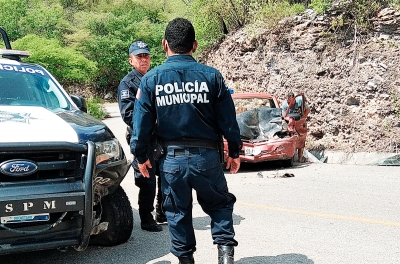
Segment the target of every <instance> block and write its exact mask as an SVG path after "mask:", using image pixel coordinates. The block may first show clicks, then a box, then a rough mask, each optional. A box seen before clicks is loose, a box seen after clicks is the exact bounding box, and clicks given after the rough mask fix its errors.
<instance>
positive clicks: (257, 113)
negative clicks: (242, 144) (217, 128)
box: [236, 108, 285, 140]
mask: <svg viewBox="0 0 400 264" xmlns="http://www.w3.org/2000/svg"><path fill="white" fill-rule="evenodd" d="M281 111H282V110H281V109H280V108H254V109H251V110H249V111H246V112H243V113H241V114H238V115H237V116H236V120H237V121H238V125H239V129H240V136H241V137H242V139H248V140H253V139H270V138H272V137H273V136H274V135H275V134H276V133H277V132H281V131H283V130H285V128H284V127H283V126H282V125H283V123H282V116H281Z"/></svg>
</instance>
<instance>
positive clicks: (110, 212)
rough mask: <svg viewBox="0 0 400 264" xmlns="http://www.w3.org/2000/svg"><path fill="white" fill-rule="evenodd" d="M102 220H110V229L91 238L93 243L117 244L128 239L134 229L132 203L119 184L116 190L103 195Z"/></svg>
mask: <svg viewBox="0 0 400 264" xmlns="http://www.w3.org/2000/svg"><path fill="white" fill-rule="evenodd" d="M101 203H102V208H103V212H102V216H101V222H108V229H107V230H106V231H104V232H102V233H100V234H98V235H93V236H92V237H91V238H90V244H91V245H99V246H115V245H119V244H122V243H125V242H126V241H128V239H129V238H130V237H131V234H132V229H133V212H132V207H131V203H130V202H129V199H128V196H127V195H126V193H125V191H124V189H122V187H121V186H119V187H118V188H117V189H116V190H115V192H113V193H112V194H109V195H107V196H105V197H103V199H102V201H101Z"/></svg>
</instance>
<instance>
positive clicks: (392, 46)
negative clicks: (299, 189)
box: [199, 9, 400, 152]
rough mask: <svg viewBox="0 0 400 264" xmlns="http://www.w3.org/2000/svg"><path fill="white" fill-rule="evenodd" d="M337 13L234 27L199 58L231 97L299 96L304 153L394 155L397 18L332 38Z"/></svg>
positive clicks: (399, 139)
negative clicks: (305, 107) (305, 108)
mask: <svg viewBox="0 0 400 264" xmlns="http://www.w3.org/2000/svg"><path fill="white" fill-rule="evenodd" d="M337 15H338V13H337V12H332V14H331V15H324V16H317V15H316V14H315V12H313V11H312V10H306V11H305V12H304V13H303V14H302V15H301V16H296V17H293V18H287V19H285V20H283V21H281V22H280V23H279V25H278V26H277V27H275V28H273V29H267V28H257V29H254V28H253V29H251V30H250V29H242V30H239V31H237V32H233V33H231V34H230V35H228V36H227V37H226V38H225V39H224V40H223V41H221V42H220V43H218V44H217V45H215V46H214V47H212V48H210V49H209V50H207V51H205V52H203V53H202V54H201V56H200V58H199V61H200V62H203V63H205V64H207V65H210V66H213V67H215V68H217V69H218V70H220V71H221V73H222V75H223V76H224V78H225V80H226V82H227V84H228V86H229V87H230V88H232V89H234V90H235V92H250V91H251V92H268V93H271V94H275V95H277V96H278V97H279V98H280V99H281V100H284V99H285V98H286V94H287V93H288V92H289V91H293V92H294V93H295V94H297V93H304V94H305V95H306V97H307V100H308V104H309V105H310V107H311V113H310V115H309V117H308V119H309V122H308V128H309V136H308V139H307V143H306V148H307V149H309V150H333V151H345V152H399V151H400V106H399V105H400V79H399V76H400V67H399V65H400V48H399V47H400V13H399V12H396V11H394V10H392V9H385V10H382V11H381V12H380V13H379V14H378V16H377V17H376V19H374V30H373V31H372V32H370V33H369V34H364V35H357V34H356V37H354V32H356V30H357V29H356V28H353V29H352V30H354V32H348V34H347V37H346V38H343V39H341V40H338V39H335V40H334V39H333V37H332V36H333V35H332V34H331V33H332V28H331V25H332V19H333V18H334V17H336V16H337ZM349 36H350V37H349ZM352 36H353V37H352Z"/></svg>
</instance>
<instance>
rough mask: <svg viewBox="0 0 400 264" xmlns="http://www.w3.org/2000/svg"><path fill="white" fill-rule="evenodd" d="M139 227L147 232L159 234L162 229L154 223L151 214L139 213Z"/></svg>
mask: <svg viewBox="0 0 400 264" xmlns="http://www.w3.org/2000/svg"><path fill="white" fill-rule="evenodd" d="M139 215H140V227H141V228H142V229H143V230H146V231H149V232H160V231H162V227H161V226H160V225H158V224H157V223H156V221H154V219H153V215H152V214H151V213H144V212H140V211H139Z"/></svg>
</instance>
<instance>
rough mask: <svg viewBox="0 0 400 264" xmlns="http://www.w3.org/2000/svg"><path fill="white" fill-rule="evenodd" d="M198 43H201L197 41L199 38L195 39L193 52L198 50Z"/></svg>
mask: <svg viewBox="0 0 400 264" xmlns="http://www.w3.org/2000/svg"><path fill="white" fill-rule="evenodd" d="M198 45H199V43H198V42H197V40H195V41H194V42H193V48H192V52H193V53H195V52H196V50H197V46H198Z"/></svg>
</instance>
